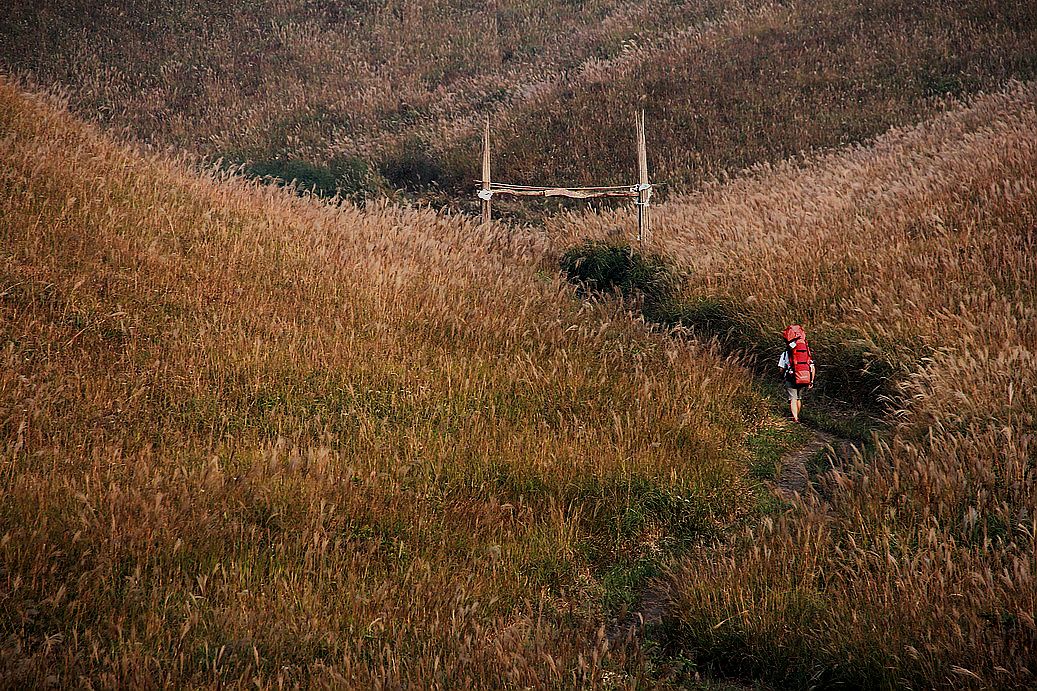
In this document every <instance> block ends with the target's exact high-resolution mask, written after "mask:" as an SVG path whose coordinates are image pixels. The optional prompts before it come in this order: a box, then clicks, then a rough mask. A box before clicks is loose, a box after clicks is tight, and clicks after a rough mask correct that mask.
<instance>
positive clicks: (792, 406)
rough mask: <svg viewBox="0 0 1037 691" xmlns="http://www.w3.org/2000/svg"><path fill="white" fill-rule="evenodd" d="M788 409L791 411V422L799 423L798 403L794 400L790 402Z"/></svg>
mask: <svg viewBox="0 0 1037 691" xmlns="http://www.w3.org/2000/svg"><path fill="white" fill-rule="evenodd" d="M789 409H790V410H791V411H792V421H793V422H799V401H798V400H796V399H795V398H793V399H792V400H790V401H789Z"/></svg>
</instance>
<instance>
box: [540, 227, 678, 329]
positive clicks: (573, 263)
mask: <svg viewBox="0 0 1037 691" xmlns="http://www.w3.org/2000/svg"><path fill="white" fill-rule="evenodd" d="M560 263H561V267H562V272H563V273H564V274H565V277H566V278H567V279H568V280H569V281H570V282H572V283H574V284H576V285H577V286H579V288H580V291H581V292H582V293H583V294H584V295H594V294H597V295H610V294H616V293H619V294H620V295H622V296H623V297H624V298H641V299H642V300H643V301H644V302H643V308H644V310H645V316H646V318H648V319H650V320H652V321H657V320H656V319H653V317H654V316H657V315H659V314H662V313H665V312H667V311H668V309H669V307H668V306H669V304H670V303H672V302H673V299H674V295H675V293H676V292H677V290H678V288H679V287H680V283H681V279H680V276H679V275H678V274H677V273H676V272H675V271H674V270H673V269H672V268H670V267H669V266H667V264H666V262H665V261H664V260H663V259H662V258H661V257H658V256H655V255H644V254H641V253H640V252H638V251H636V250H634V249H633V248H631V247H630V246H628V245H623V244H613V243H608V242H600V241H587V242H584V243H583V244H581V245H578V246H576V247H573V248H572V249H570V250H568V251H567V252H566V253H565V254H563V255H562V259H561V262H560Z"/></svg>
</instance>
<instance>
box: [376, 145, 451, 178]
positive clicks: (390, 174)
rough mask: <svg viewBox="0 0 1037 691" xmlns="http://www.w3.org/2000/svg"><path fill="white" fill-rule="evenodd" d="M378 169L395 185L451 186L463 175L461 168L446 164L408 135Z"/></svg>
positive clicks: (427, 147)
mask: <svg viewBox="0 0 1037 691" xmlns="http://www.w3.org/2000/svg"><path fill="white" fill-rule="evenodd" d="M378 170H379V172H380V173H381V175H382V177H384V178H385V179H386V180H387V181H388V183H389V184H390V185H392V186H393V188H394V189H402V190H425V189H429V188H442V189H452V188H457V187H459V186H460V185H461V184H462V183H463V181H464V179H465V173H464V172H463V170H461V169H459V168H456V167H453V166H448V165H446V164H445V163H444V162H443V160H442V159H441V158H440V157H439V156H436V155H433V153H432V152H431V151H430V149H429V146H428V144H426V143H425V142H423V141H421V140H420V139H416V138H412V139H408V140H407V141H406V142H405V143H404V144H403V145H402V146H401V147H400V148H399V149H398V150H397V151H396V152H394V153H391V154H389V155H388V156H387V157H386V158H385V159H384V160H383V161H382V162H381V163H380V164H379V166H378Z"/></svg>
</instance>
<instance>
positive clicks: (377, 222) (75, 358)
mask: <svg viewBox="0 0 1037 691" xmlns="http://www.w3.org/2000/svg"><path fill="white" fill-rule="evenodd" d="M0 147H2V158H3V160H4V162H5V165H4V167H3V169H2V171H0V178H2V184H0V189H3V190H4V191H3V194H2V197H0V356H2V358H3V367H2V368H0V445H2V446H0V448H2V449H3V454H2V459H3V461H2V462H3V465H2V471H0V483H2V491H0V536H2V537H0V583H2V586H0V598H2V606H0V641H2V644H0V646H2V647H0V678H2V679H3V680H4V684H5V685H6V684H13V685H41V684H44V683H49V682H57V683H61V684H68V685H72V684H75V683H78V682H79V681H86V680H91V683H100V684H102V685H112V686H127V685H132V686H138V685H147V686H151V685H158V684H170V685H174V686H208V685H219V684H223V683H231V682H234V683H241V684H243V685H244V684H248V683H251V682H253V681H254V682H258V683H260V684H263V685H274V684H280V683H296V682H300V683H301V682H306V683H309V682H317V683H322V684H332V685H341V684H345V685H349V686H357V687H371V686H375V685H399V684H407V683H412V684H416V683H419V682H420V683H421V684H441V685H450V686H453V685H465V686H474V687H486V686H498V685H519V686H529V685H547V686H571V685H580V686H584V685H587V686H595V685H600V684H601V682H602V678H603V675H606V674H607V673H610V672H614V671H623V670H624V669H625V670H626V671H627V672H629V673H632V674H634V675H639V674H642V673H644V670H643V668H642V667H641V663H640V662H639V658H637V657H632V658H630V659H627V658H626V657H625V654H624V653H623V652H622V651H617V650H615V649H613V650H612V651H611V652H609V653H606V649H607V645H606V643H605V641H604V639H603V638H602V633H601V629H600V628H599V627H601V626H602V624H603V623H604V622H605V621H606V620H607V617H608V616H609V614H610V613H612V612H613V611H615V610H616V609H617V608H619V607H620V606H621V605H622V603H623V602H625V601H627V600H629V598H630V597H631V588H632V587H633V584H636V583H637V582H639V580H643V576H644V574H646V573H650V572H651V571H652V570H653V569H654V568H656V566H654V565H657V564H658V563H659V560H660V555H662V554H676V553H680V552H682V551H686V550H687V549H688V548H690V547H691V545H693V544H694V543H696V542H697V541H699V540H701V539H704V538H707V537H710V536H713V535H716V534H717V533H718V532H719V531H722V530H726V529H727V528H728V527H729V526H732V525H736V524H737V523H738V522H739V521H740V520H742V519H743V518H745V517H747V516H749V515H750V514H751V512H752V511H754V509H755V506H756V503H757V501H758V498H759V496H760V495H759V493H758V492H757V489H758V486H757V485H756V483H755V481H752V480H751V479H750V478H748V477H747V475H746V473H745V469H746V466H747V464H748V462H749V460H750V458H749V454H748V452H747V451H746V447H745V446H744V445H743V442H744V440H745V438H746V436H747V435H748V434H749V432H750V431H751V429H752V428H754V427H755V426H756V425H757V424H759V423H760V422H761V421H762V420H763V419H764V418H765V417H766V416H767V415H768V413H767V409H766V406H765V405H764V404H763V402H762V401H761V399H760V398H759V397H758V396H757V395H756V394H755V393H754V392H753V391H752V390H751V388H750V384H749V382H748V380H747V379H746V378H745V376H744V372H743V371H742V370H741V369H740V368H738V367H737V366H735V365H734V364H732V363H725V362H724V361H722V360H720V359H718V358H717V357H716V356H714V355H711V354H710V353H709V352H706V351H703V350H702V349H700V348H697V347H693V346H690V345H687V344H684V343H681V342H677V341H672V340H670V339H667V338H665V337H664V336H662V335H658V334H652V333H649V332H648V331H646V330H645V329H644V328H643V326H641V325H639V324H638V323H637V322H635V321H632V320H631V319H629V318H628V317H627V316H626V315H624V314H623V313H622V312H620V311H617V310H616V309H615V308H612V307H608V306H607V305H602V306H594V305H584V304H582V303H581V302H579V301H578V300H576V299H575V296H574V295H573V293H572V291H571V290H570V289H569V288H567V287H566V286H565V285H564V284H563V283H562V282H560V280H559V279H558V278H556V276H555V275H554V273H552V274H543V273H538V271H537V265H536V264H535V263H529V262H527V261H516V260H513V259H503V258H502V255H501V253H500V252H499V249H500V248H502V247H506V246H507V244H508V242H509V241H508V240H507V239H506V238H505V237H503V236H502V235H500V230H499V229H495V228H494V229H488V230H487V229H480V228H477V227H475V226H473V225H472V224H470V223H468V222H467V221H465V220H464V219H461V218H450V217H443V216H437V215H435V214H433V213H430V212H420V211H404V210H399V209H393V208H389V207H381V208H370V209H368V210H367V211H366V212H361V211H357V210H355V209H353V208H350V207H342V208H330V207H324V206H322V205H320V204H317V203H315V202H313V201H310V200H306V199H297V198H294V197H291V196H288V195H285V194H283V193H281V192H280V191H277V190H272V189H264V188H255V187H249V186H247V185H246V184H245V183H243V182H241V181H240V180H235V179H233V178H231V179H213V178H211V177H207V176H204V175H201V176H199V175H198V174H194V173H190V172H187V169H186V168H185V167H183V166H181V165H180V164H178V163H176V162H170V161H167V160H158V159H154V158H142V157H140V156H138V155H136V154H134V153H133V152H132V151H130V150H127V149H125V148H122V147H120V146H117V145H115V144H112V143H111V142H109V141H107V140H106V139H104V138H103V137H101V136H99V135H98V134H97V133H95V132H94V131H92V130H90V129H87V128H85V127H83V126H81V125H79V124H77V123H76V122H75V121H73V120H72V119H71V118H70V117H69V116H68V115H67V114H64V113H63V112H61V111H60V109H57V108H55V107H54V106H53V105H51V104H49V103H48V102H47V101H46V100H44V99H41V98H39V97H32V96H25V95H22V94H20V93H18V92H17V91H16V90H15V89H14V88H13V87H11V86H10V85H3V86H2V87H0ZM491 246H492V247H496V248H498V251H494V252H490V251H487V249H486V248H487V247H491ZM539 253H540V250H537V249H536V248H531V247H530V246H527V245H523V244H522V243H521V242H520V241H519V240H515V241H513V242H512V243H511V245H510V249H509V250H508V251H507V252H506V254H510V255H515V256H527V257H533V258H535V257H536V256H538V255H539Z"/></svg>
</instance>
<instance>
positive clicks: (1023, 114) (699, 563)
mask: <svg viewBox="0 0 1037 691" xmlns="http://www.w3.org/2000/svg"><path fill="white" fill-rule="evenodd" d="M630 215H631V214H630V212H629V211H625V212H617V213H612V214H603V215H583V216H571V217H567V218H563V219H557V220H555V221H553V222H552V223H551V224H549V230H550V231H551V234H552V236H553V237H556V238H558V240H557V242H558V243H559V244H560V245H561V246H563V247H564V246H567V245H568V244H569V243H570V242H572V241H573V240H574V239H576V238H585V237H607V236H608V235H609V234H610V233H611V232H612V229H613V228H614V227H616V226H619V225H624V224H625V227H626V229H627V230H628V232H632V229H631V227H630V219H629V217H630ZM652 244H653V246H654V247H655V248H657V249H659V250H661V251H663V252H664V253H665V254H666V255H668V256H669V257H671V258H672V260H673V261H674V262H675V263H677V264H678V265H680V266H682V267H684V268H685V269H687V270H688V271H689V279H688V282H689V283H688V287H687V293H686V295H685V296H684V298H683V301H682V305H681V306H679V307H675V308H673V309H672V312H671V314H670V315H669V318H670V319H672V320H673V321H675V322H678V323H681V324H683V325H684V326H685V327H687V328H690V329H691V330H692V331H693V332H694V333H697V334H699V335H700V336H702V337H708V336H710V335H715V336H717V337H719V338H720V339H721V340H723V341H724V342H726V343H728V344H729V346H730V347H735V348H739V349H741V350H742V351H744V352H746V353H747V354H748V355H750V356H755V357H756V358H757V359H758V360H759V362H760V363H762V364H761V365H760V367H761V369H762V371H764V372H768V371H770V370H771V369H772V367H773V365H772V364H771V363H772V362H773V358H774V357H775V354H774V351H773V349H772V348H773V346H772V343H773V334H774V333H776V332H777V331H778V330H779V329H780V328H781V327H782V326H783V325H785V324H787V323H789V322H802V323H804V324H805V325H806V327H807V332H808V333H809V334H810V335H811V343H812V344H813V345H814V350H815V354H816V356H817V358H818V360H819V362H818V365H819V380H820V381H819V384H818V387H817V389H816V391H820V392H823V393H825V394H826V395H827V396H829V397H834V398H842V399H844V400H846V401H847V402H848V403H849V404H850V405H851V406H852V407H854V408H859V409H867V408H873V409H875V408H877V409H879V410H885V415H886V417H887V419H888V420H889V429H888V431H886V432H885V433H883V434H882V436H881V437H878V438H876V439H875V440H874V441H873V442H872V444H871V446H870V448H868V449H865V450H864V452H863V453H861V454H858V455H857V456H856V457H853V458H850V459H848V460H843V461H840V460H839V459H838V458H835V457H830V458H829V459H825V458H823V457H822V458H819V459H817V461H818V462H817V468H815V470H825V469H827V468H828V467H829V463H830V462H832V461H834V462H835V463H836V465H837V470H836V471H833V472H832V473H829V474H828V475H823V476H821V477H820V478H819V480H820V485H821V489H822V497H821V499H820V500H818V501H817V502H815V503H812V504H811V503H808V504H807V505H806V506H804V507H803V508H802V511H801V512H795V513H790V514H788V515H786V516H783V517H781V518H780V519H779V520H777V521H775V522H774V523H769V524H765V525H764V526H763V528H762V529H760V530H755V531H753V532H750V533H747V534H746V535H745V536H744V537H743V539H742V540H735V541H733V542H732V543H731V544H729V545H728V546H726V547H725V549H724V550H723V551H722V552H721V554H720V555H718V553H717V552H716V551H714V550H702V551H701V552H700V553H699V554H698V555H697V557H695V558H693V559H688V560H687V561H683V562H682V563H680V564H679V565H676V566H674V568H673V569H672V573H671V579H670V581H669V584H670V591H671V592H673V593H674V596H673V602H672V603H671V605H672V609H671V612H672V618H671V620H670V621H669V628H668V635H669V643H668V646H669V648H670V649H671V650H673V651H674V652H675V654H679V655H683V656H685V657H688V658H691V659H692V660H695V661H696V662H697V663H698V664H699V665H703V666H710V665H711V666H713V667H714V668H715V669H717V668H718V669H721V670H724V671H726V672H727V673H732V674H738V675H744V676H750V677H756V676H762V677H763V678H765V679H766V680H768V681H770V682H773V683H776V684H779V685H782V686H795V687H807V686H812V685H815V684H821V685H834V684H845V685H849V686H853V687H866V688H876V687H924V688H932V687H934V686H941V687H949V688H960V687H965V686H976V687H983V688H994V687H996V688H1028V687H1030V686H1032V685H1033V683H1034V681H1035V678H1034V675H1035V673H1037V670H1035V669H1034V667H1033V664H1032V661H1033V660H1034V655H1035V652H1037V627H1035V625H1034V616H1035V613H1037V578H1035V576H1037V561H1035V555H1037V543H1035V537H1037V530H1035V527H1037V523H1035V516H1037V448H1035V446H1034V444H1035V439H1034V434H1033V433H1034V429H1035V424H1037V396H1035V392H1037V386H1035V384H1037V375H1035V368H1034V363H1035V358H1037V291H1035V286H1037V86H1035V85H1033V84H1032V83H1031V84H1027V85H1021V84H1016V85H1014V86H1012V87H1011V88H1010V89H1009V90H1008V91H1007V92H1005V93H999V94H993V95H988V96H984V97H982V98H979V99H977V100H976V101H975V102H974V103H972V104H969V105H968V106H959V107H958V108H956V109H955V110H953V111H952V112H949V113H947V114H945V115H943V116H941V117H939V118H936V119H935V120H933V121H931V122H928V123H925V124H924V125H921V126H918V127H914V128H907V129H903V130H896V131H893V132H890V133H888V134H886V135H884V136H883V137H881V138H879V139H878V140H877V141H876V142H875V143H874V144H873V145H871V146H868V147H853V148H847V149H844V150H841V151H838V152H833V153H830V154H827V155H825V156H821V157H818V158H815V159H812V160H809V161H806V162H788V163H783V164H780V165H777V166H773V167H772V166H759V167H757V168H755V169H754V170H752V171H750V174H748V175H746V176H745V177H744V178H742V179H738V180H735V181H732V182H730V183H728V184H723V185H720V184H718V185H712V186H707V187H705V188H703V189H701V190H700V191H699V192H697V193H696V194H694V195H691V196H689V197H685V198H681V199H678V200H675V201H673V202H671V203H669V204H666V205H662V206H661V207H660V208H658V209H657V210H656V217H655V235H654V238H653V240H652ZM880 396H884V397H886V398H885V399H884V400H883V399H882V398H880ZM806 410H807V420H808V421H809V422H810V423H811V424H814V425H818V426H822V427H824V426H831V425H833V424H834V423H836V422H837V421H833V420H828V419H826V418H825V417H824V416H823V415H817V408H816V406H814V405H813V401H808V404H807V408H806Z"/></svg>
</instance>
